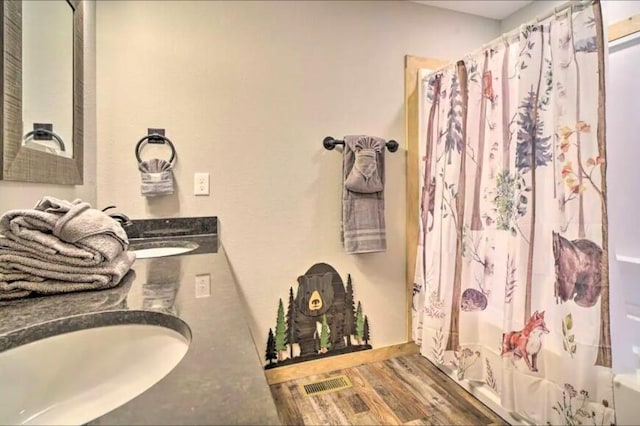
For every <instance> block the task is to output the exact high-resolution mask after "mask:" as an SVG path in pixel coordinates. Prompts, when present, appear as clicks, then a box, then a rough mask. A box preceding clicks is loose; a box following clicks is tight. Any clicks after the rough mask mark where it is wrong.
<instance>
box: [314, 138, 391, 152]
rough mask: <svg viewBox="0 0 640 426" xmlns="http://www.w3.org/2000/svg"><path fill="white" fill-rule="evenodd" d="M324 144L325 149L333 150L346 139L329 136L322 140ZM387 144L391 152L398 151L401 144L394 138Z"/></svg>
mask: <svg viewBox="0 0 640 426" xmlns="http://www.w3.org/2000/svg"><path fill="white" fill-rule="evenodd" d="M322 145H323V146H324V147H325V149H328V150H329V151H331V150H332V149H333V148H335V147H336V145H344V141H340V140H336V139H334V138H333V137H332V136H327V137H326V138H324V139H323V140H322ZM385 145H386V147H387V149H388V150H389V152H396V151H397V150H398V147H399V146H400V145H399V144H398V142H396V141H394V140H390V141H388V142H387V143H386V144H385Z"/></svg>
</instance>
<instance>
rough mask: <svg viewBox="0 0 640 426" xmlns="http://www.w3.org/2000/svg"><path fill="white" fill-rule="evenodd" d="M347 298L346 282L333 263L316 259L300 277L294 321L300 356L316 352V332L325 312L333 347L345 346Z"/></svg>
mask: <svg viewBox="0 0 640 426" xmlns="http://www.w3.org/2000/svg"><path fill="white" fill-rule="evenodd" d="M344 301H345V289H344V284H343V283H342V279H341V278H340V275H339V274H338V273H337V272H336V270H335V269H333V267H332V266H330V265H328V264H326V263H317V264H315V265H313V266H312V267H311V268H310V269H309V270H308V271H307V272H306V273H305V274H304V275H301V276H299V277H298V291H297V294H296V298H295V304H296V316H295V324H296V341H297V342H298V344H299V345H300V355H301V356H304V355H312V354H316V353H317V347H316V346H317V345H316V340H317V339H315V338H314V333H316V329H317V325H316V324H318V323H322V316H323V315H326V317H327V322H328V325H329V341H330V343H331V349H341V348H344V347H345V342H344V309H345V305H344V303H345V302H344Z"/></svg>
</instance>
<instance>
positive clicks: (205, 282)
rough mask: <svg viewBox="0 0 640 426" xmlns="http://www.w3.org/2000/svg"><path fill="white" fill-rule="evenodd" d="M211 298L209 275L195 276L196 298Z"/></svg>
mask: <svg viewBox="0 0 640 426" xmlns="http://www.w3.org/2000/svg"><path fill="white" fill-rule="evenodd" d="M209 296H211V275H209V274H203V275H196V297H197V298H200V297H209Z"/></svg>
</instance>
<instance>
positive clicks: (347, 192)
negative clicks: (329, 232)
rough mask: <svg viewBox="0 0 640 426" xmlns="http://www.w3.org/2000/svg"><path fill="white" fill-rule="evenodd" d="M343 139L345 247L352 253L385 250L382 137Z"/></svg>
mask: <svg viewBox="0 0 640 426" xmlns="http://www.w3.org/2000/svg"><path fill="white" fill-rule="evenodd" d="M344 142H345V144H344V151H343V156H342V159H343V161H342V172H343V175H342V177H343V182H344V184H343V187H342V229H341V237H342V241H343V243H344V248H345V250H346V252H347V253H353V254H355V253H371V252H379V251H385V250H386V249H387V239H386V232H385V221H384V150H385V141H384V139H381V138H377V137H372V136H364V135H356V136H345V138H344ZM362 154H364V155H362ZM358 157H360V158H358ZM356 163H358V166H357V167H355V164H356Z"/></svg>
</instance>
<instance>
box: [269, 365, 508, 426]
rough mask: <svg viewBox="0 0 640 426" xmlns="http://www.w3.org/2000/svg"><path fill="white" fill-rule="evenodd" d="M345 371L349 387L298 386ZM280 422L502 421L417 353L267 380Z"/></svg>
mask: <svg viewBox="0 0 640 426" xmlns="http://www.w3.org/2000/svg"><path fill="white" fill-rule="evenodd" d="M340 374H344V375H346V376H347V377H348V378H349V380H351V383H352V384H353V387H351V388H347V389H343V390H339V391H336V392H331V393H326V394H320V395H314V396H308V395H306V394H304V392H303V391H302V389H301V385H304V384H307V383H309V382H312V381H316V380H322V379H326V378H329V377H333V376H336V375H340ZM271 393H272V395H273V398H274V400H275V402H276V407H277V408H278V414H279V416H280V420H281V422H282V424H284V425H505V424H507V423H505V422H504V420H503V419H502V418H500V417H499V416H497V415H496V414H495V413H494V412H493V411H491V410H490V409H489V408H487V407H486V406H485V405H484V404H482V403H481V402H480V401H478V400H477V399H476V398H474V397H473V396H471V394H469V393H468V392H467V391H466V390H464V389H463V388H461V387H460V386H458V385H457V384H456V383H455V382H454V381H453V380H451V379H450V378H449V377H447V376H446V375H445V374H444V373H442V372H441V371H440V370H438V369H437V368H436V367H435V366H434V365H433V364H431V363H430V362H429V361H428V360H427V359H425V358H424V357H422V356H421V355H419V354H416V355H409V356H403V357H399V358H394V359H389V360H386V361H380V362H374V363H371V364H365V365H360V366H358V367H354V368H348V369H344V370H336V371H332V372H331V373H325V374H316V375H312V376H309V377H305V378H302V379H297V380H291V381H289V382H284V383H278V384H274V385H271Z"/></svg>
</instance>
